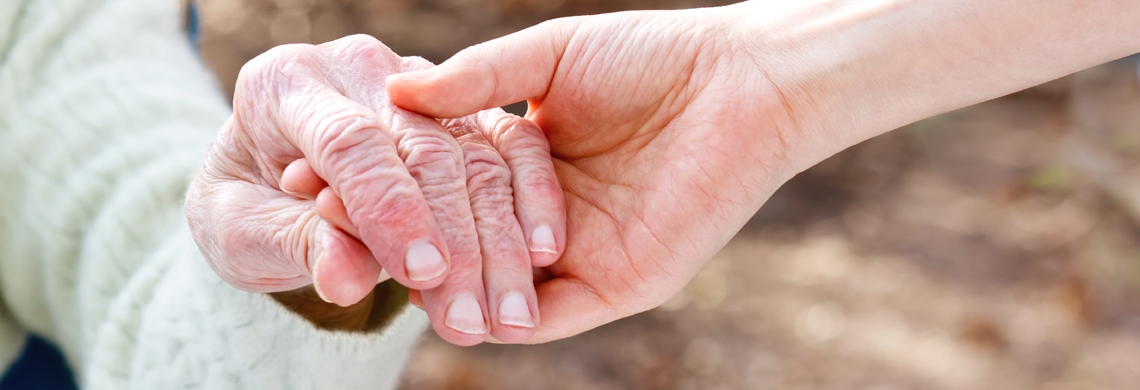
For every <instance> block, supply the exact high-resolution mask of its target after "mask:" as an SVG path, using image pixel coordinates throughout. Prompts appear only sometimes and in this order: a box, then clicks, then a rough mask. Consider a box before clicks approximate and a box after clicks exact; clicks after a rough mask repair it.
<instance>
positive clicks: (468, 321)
mask: <svg viewBox="0 0 1140 390" xmlns="http://www.w3.org/2000/svg"><path fill="white" fill-rule="evenodd" d="M444 324H446V325H447V327H448V328H451V329H455V330H456V331H458V332H462V333H466V334H485V333H487V325H486V324H484V323H483V310H482V309H480V308H479V301H478V300H476V299H475V297H473V296H471V295H470V294H463V295H460V296H458V297H456V298H455V300H454V301H452V302H451V306H448V307H447V318H446V319H445V320H444Z"/></svg>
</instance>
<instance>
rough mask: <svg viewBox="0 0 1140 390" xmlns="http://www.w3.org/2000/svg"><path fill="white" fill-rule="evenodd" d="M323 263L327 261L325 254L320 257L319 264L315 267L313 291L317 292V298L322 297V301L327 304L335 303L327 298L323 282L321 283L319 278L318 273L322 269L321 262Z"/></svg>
mask: <svg viewBox="0 0 1140 390" xmlns="http://www.w3.org/2000/svg"><path fill="white" fill-rule="evenodd" d="M322 261H325V255H324V254H322V255H320V257H318V258H317V262H316V263H315V265H313V289H314V290H317V296H318V297H321V300H322V301H325V303H333V302H332V301H330V300H329V299H328V297H325V292H324V291H323V289H322V288H321V282H320V280H321V278H318V277H317V272H319V270H320V269H321V262H322Z"/></svg>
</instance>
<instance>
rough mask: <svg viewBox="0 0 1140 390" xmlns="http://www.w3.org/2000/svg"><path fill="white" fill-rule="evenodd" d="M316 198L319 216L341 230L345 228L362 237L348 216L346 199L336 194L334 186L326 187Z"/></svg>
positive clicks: (348, 231)
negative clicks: (345, 205)
mask: <svg viewBox="0 0 1140 390" xmlns="http://www.w3.org/2000/svg"><path fill="white" fill-rule="evenodd" d="M316 198H317V199H316V210H317V215H318V216H320V217H321V218H324V219H325V220H326V221H329V223H332V224H333V225H335V226H336V227H338V228H340V229H341V230H344V231H345V232H346V233H348V234H349V235H352V236H353V237H355V238H356V239H360V231H359V230H357V229H356V226H354V225H353V224H352V220H351V219H349V217H348V210H347V209H345V208H344V201H342V200H341V199H340V197H339V196H336V191H333V190H332V188H329V187H325V189H323V190H321V192H320V194H318V195H317V197H316Z"/></svg>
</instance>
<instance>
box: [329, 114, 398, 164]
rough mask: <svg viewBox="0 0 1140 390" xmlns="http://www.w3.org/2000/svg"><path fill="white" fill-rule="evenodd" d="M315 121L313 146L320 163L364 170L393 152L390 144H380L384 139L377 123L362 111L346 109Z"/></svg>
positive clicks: (376, 119)
mask: <svg viewBox="0 0 1140 390" xmlns="http://www.w3.org/2000/svg"><path fill="white" fill-rule="evenodd" d="M316 120H317V124H316V125H315V127H317V129H316V131H314V137H315V138H316V139H315V140H314V145H315V146H316V151H317V153H319V155H318V156H317V158H318V160H319V161H320V162H323V163H325V164H333V165H334V166H338V167H341V168H345V167H346V165H355V164H364V165H365V166H361V168H367V166H366V165H367V164H371V163H373V162H375V160H376V158H377V157H379V156H384V155H386V154H390V153H394V152H395V151H394V150H392V149H393V147H392V146H391V145H390V144H391V143H390V142H384V141H385V140H386V139H388V137H387V134H386V132H385V131H384V129H385V128H384V126H383V123H382V122H381V121H380V119H379V118H377V117H376V116H375V115H371V114H370V113H367V112H364V110H362V109H359V108H357V107H349V108H346V109H343V110H341V111H340V112H338V113H336V114H335V115H328V116H324V117H322V118H319V119H316Z"/></svg>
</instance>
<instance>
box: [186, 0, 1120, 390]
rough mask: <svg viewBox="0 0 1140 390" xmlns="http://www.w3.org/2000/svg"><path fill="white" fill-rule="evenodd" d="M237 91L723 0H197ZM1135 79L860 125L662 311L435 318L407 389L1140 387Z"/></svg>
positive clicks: (1043, 90)
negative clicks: (286, 63)
mask: <svg viewBox="0 0 1140 390" xmlns="http://www.w3.org/2000/svg"><path fill="white" fill-rule="evenodd" d="M201 3H202V7H203V27H204V36H203V40H202V45H203V46H202V56H203V58H204V59H205V60H206V61H207V63H208V64H210V66H211V67H212V68H213V69H214V70H215V71H216V72H217V74H218V77H219V79H220V80H221V83H222V85H223V86H224V87H226V88H232V84H233V81H234V80H235V78H236V75H237V69H238V68H239V67H240V66H241V64H242V63H244V62H245V61H247V60H248V59H250V58H252V57H253V56H255V55H257V54H258V53H261V52H262V51H264V50H266V49H268V48H269V47H272V46H273V45H276V44H281V43H289V42H312V43H317V42H323V41H327V40H331V39H335V38H337V37H339V36H343V35H347V34H350V33H358V32H363V33H369V34H373V35H375V36H377V37H378V38H380V39H381V40H382V41H384V42H385V43H387V44H389V45H390V46H391V47H392V48H393V49H395V50H396V51H397V52H399V53H401V54H404V55H421V56H424V57H426V58H428V59H430V60H432V61H436V62H439V61H442V60H443V59H446V58H447V57H448V56H449V55H450V54H452V53H454V52H455V51H458V50H459V49H462V48H463V47H466V46H468V45H471V44H474V43H478V42H481V41H483V40H487V39H490V38H494V37H496V36H500V35H503V34H506V33H509V32H512V31H515V30H518V29H521V28H524V27H526V26H529V25H532V24H534V23H537V22H539V21H541V20H544V19H548V18H553V17H557V16H564V15H572V14H584V13H598V12H608V11H617V10H623V9H638V8H650V7H652V8H681V7H693V6H706V5H717V4H718V3H719V4H724V3H728V2H727V1H704V2H701V1H684V0H671V1H645V0H622V1H613V0H554V1H547V0H488V1H475V0H419V1H415V0H328V1H317V0H277V1H274V0H242V1H239V0H202V1H201ZM1138 162H1140V83H1138V81H1137V63H1136V62H1135V61H1127V60H1123V61H1118V62H1116V63H1112V64H1108V65H1105V66H1101V67H1098V68H1094V69H1091V70H1087V71H1084V72H1081V73H1078V74H1076V75H1073V76H1069V77H1066V78H1063V79H1061V80H1058V81H1054V82H1052V83H1049V84H1046V85H1044V86H1040V87H1036V88H1032V89H1030V90H1027V91H1023V92H1020V93H1016V94H1013V95H1010V96H1007V97H1004V98H1001V99H997V100H994V101H991V102H987V103H983V104H979V105H977V106H973V107H969V108H965V109H962V110H959V111H955V112H951V113H948V114H945V115H941V116H938V117H935V118H931V119H928V120H925V121H922V122H919V123H915V124H912V125H910V126H906V127H904V128H902V129H899V130H896V131H894V132H892V133H889V134H887V135H885V136H882V137H879V138H875V139H872V140H870V141H867V142H864V143H863V144H860V145H858V146H856V147H853V148H851V149H849V150H847V151H846V152H843V153H841V154H840V155H838V156H835V157H833V158H831V159H829V160H828V161H825V162H824V163H822V164H820V165H819V166H817V167H815V168H813V169H811V170H809V171H807V172H804V173H803V174H801V175H799V176H798V177H796V178H795V179H793V180H792V181H791V182H789V183H788V184H787V185H785V186H784V187H783V188H782V189H781V190H780V191H779V192H777V194H776V195H775V196H773V197H772V199H771V200H770V201H769V202H768V204H767V205H765V206H764V207H763V209H761V210H760V212H759V213H758V214H757V215H756V216H755V217H754V218H753V219H752V221H751V222H750V223H749V224H748V226H747V227H745V229H744V230H743V231H741V232H740V233H739V234H738V235H737V237H736V238H735V239H734V240H733V241H732V242H731V243H729V245H728V246H727V247H726V248H725V249H724V250H723V251H721V253H720V254H718V255H717V256H716V257H715V258H713V259H712V261H711V262H710V263H709V264H708V266H707V267H706V268H705V270H704V271H703V272H701V273H700V274H699V275H698V276H697V277H696V279H694V280H693V282H692V283H690V284H689V286H688V287H687V288H686V289H685V290H684V291H683V292H682V293H681V294H679V295H678V296H677V297H675V298H674V299H673V300H671V301H670V302H669V303H667V304H666V305H664V306H663V307H661V308H658V309H655V310H652V311H650V312H647V313H644V314H641V315H637V316H634V317H631V318H628V319H625V320H621V321H618V322H615V323H612V324H609V325H606V326H603V327H601V328H598V329H596V330H594V331H591V332H588V333H586V334H583V335H581V336H578V337H574V338H571V339H568V340H562V341H558V342H553V343H549V344H545V345H539V346H496V345H481V346H478V347H473V348H459V347H454V346H451V345H449V344H447V343H445V342H443V341H441V340H440V339H438V338H437V337H435V336H434V335H430V334H429V335H427V336H425V340H424V342H423V343H422V345H421V346H420V348H419V349H418V351H417V352H416V353H415V355H414V357H413V359H412V361H411V363H410V364H409V367H408V371H407V373H406V375H405V378H404V382H403V388H405V389H626V388H637V389H876V390H888V389H891V390H893V389H979V388H983V389H1047V390H1064V389H1073V390H1084V389H1136V388H1140V385H1138V384H1140V165H1138V164H1137V163H1138Z"/></svg>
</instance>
